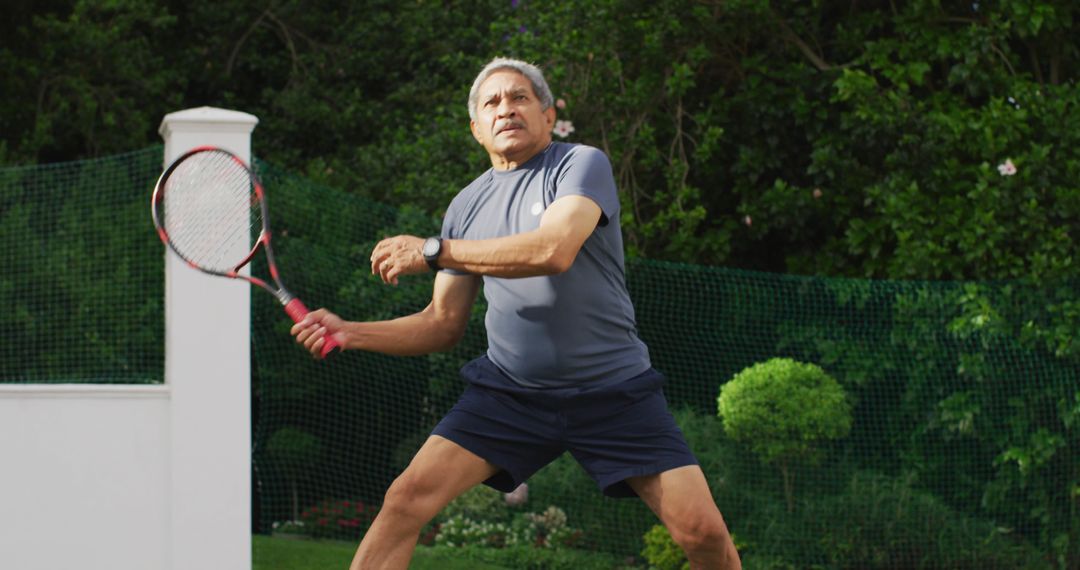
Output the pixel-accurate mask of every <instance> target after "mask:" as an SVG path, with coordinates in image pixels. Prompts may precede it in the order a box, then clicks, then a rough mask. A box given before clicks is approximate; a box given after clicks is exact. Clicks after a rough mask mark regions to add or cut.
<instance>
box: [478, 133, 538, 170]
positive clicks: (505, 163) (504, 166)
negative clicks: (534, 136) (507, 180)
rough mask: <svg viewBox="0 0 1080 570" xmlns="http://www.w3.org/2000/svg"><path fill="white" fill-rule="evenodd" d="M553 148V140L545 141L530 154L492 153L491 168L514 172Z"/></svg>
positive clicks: (530, 151)
mask: <svg viewBox="0 0 1080 570" xmlns="http://www.w3.org/2000/svg"><path fill="white" fill-rule="evenodd" d="M549 146H551V140H547V141H545V142H544V143H543V144H541V145H539V146H538V147H536V148H531V149H529V150H528V152H521V153H515V154H513V155H510V154H499V153H491V154H489V156H490V157H491V167H492V168H494V169H495V170H513V169H515V168H517V167H519V166H521V165H522V164H525V163H526V162H529V161H530V160H532V158H533V157H534V156H536V155H538V154H540V153H542V152H544V151H545V150H547V148H548V147H549Z"/></svg>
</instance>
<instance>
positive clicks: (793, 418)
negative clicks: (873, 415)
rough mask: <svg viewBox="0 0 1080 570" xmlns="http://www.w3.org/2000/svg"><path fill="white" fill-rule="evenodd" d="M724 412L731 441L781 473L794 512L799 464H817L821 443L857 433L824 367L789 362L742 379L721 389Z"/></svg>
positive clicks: (758, 367) (772, 363)
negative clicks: (744, 446) (850, 433)
mask: <svg viewBox="0 0 1080 570" xmlns="http://www.w3.org/2000/svg"><path fill="white" fill-rule="evenodd" d="M718 409H719V414H720V417H721V418H722V419H723V424H724V432H725V433H727V435H728V437H730V438H731V439H733V440H735V441H740V442H743V443H746V444H748V445H749V446H750V448H751V449H752V450H753V451H754V453H756V454H757V455H758V456H760V457H761V459H762V460H763V461H765V462H766V463H771V464H774V465H776V466H777V467H778V468H779V469H780V472H781V474H782V475H783V480H784V496H785V498H786V499H787V508H788V511H789V512H790V511H794V510H795V499H794V495H795V472H794V469H793V467H794V465H795V464H796V463H798V462H802V461H806V462H810V463H815V462H816V461H817V460H818V459H819V457H818V455H819V449H818V443H819V442H820V441H822V440H827V439H839V438H841V437H844V436H846V435H847V434H848V432H849V431H850V430H851V406H850V405H849V404H848V401H847V396H846V395H845V393H844V389H843V387H841V386H840V384H839V383H838V382H837V381H836V380H835V379H834V378H833V377H831V376H829V375H828V374H827V373H826V372H825V371H824V370H822V369H821V368H820V367H819V366H816V365H814V364H806V363H802V362H796V361H794V360H791V359H788V358H774V359H772V360H769V361H766V362H763V363H760V364H755V365H753V366H751V367H749V368H747V369H745V370H743V371H742V372H739V373H738V374H736V375H735V377H734V378H732V379H731V381H730V382H728V383H727V384H725V385H724V386H723V387H722V388H721V389H720V396H719V398H718Z"/></svg>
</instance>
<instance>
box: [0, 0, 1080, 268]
mask: <svg viewBox="0 0 1080 570" xmlns="http://www.w3.org/2000/svg"><path fill="white" fill-rule="evenodd" d="M1078 10H1080V8H1078V7H1076V6H1075V5H1074V4H1073V3H1071V2H1067V1H1065V0H1037V1H1030V0H1012V1H1005V2H997V3H982V2H942V1H940V0H936V1H931V0H919V1H914V2H902V3H901V2H884V1H880V0H879V1H876V2H858V3H853V2H840V1H836V0H834V1H827V0H816V1H814V2H801V1H795V0H772V1H767V0H738V1H724V2H721V1H718V0H663V1H660V2H652V1H650V2H645V1H640V0H587V1H585V2H575V3H566V2H552V1H544V0H520V1H519V0H515V1H494V0H490V1H476V2H454V1H444V2H432V1H428V0H420V1H417V2H388V1H378V0H373V1H368V2H364V3H346V4H344V5H342V4H340V3H338V2H330V1H326V0H322V1H316V2H300V1H299V0H276V1H273V2H256V1H254V0H227V1H224V2H208V1H206V0H195V1H192V2H178V1H175V0H154V1H150V2H143V1H140V2H134V1H130V0H116V1H109V2H105V1H93V0H68V1H60V0H53V1H51V2H44V3H29V2H25V1H23V2H15V3H14V5H13V6H12V10H11V14H12V17H11V18H10V19H9V20H8V21H6V22H5V23H4V24H3V26H4V27H5V30H4V31H5V32H8V33H5V34H4V38H6V39H5V40H0V41H3V44H0V45H2V46H3V50H2V52H0V54H2V55H0V70H2V72H3V74H4V76H5V77H6V78H7V81H6V84H8V85H10V86H11V88H10V89H9V90H8V92H7V94H6V95H5V97H4V98H3V100H2V101H0V105H3V106H4V107H3V111H4V112H3V113H0V117H2V119H0V121H3V132H4V143H3V144H4V146H3V147H0V159H3V160H5V161H7V162H20V163H23V162H34V161H42V160H66V159H71V158H77V157H86V156H97V155H101V154H107V153H113V152H117V151H120V150H127V149H132V148H139V147H142V146H144V145H145V144H147V143H148V142H150V141H153V140H155V139H156V133H155V129H156V127H157V124H158V122H159V120H160V118H161V116H162V115H164V114H165V113H166V112H169V111H172V110H176V109H178V108H182V107H190V106H198V105H217V106H224V107H231V108H237V109H242V110H244V111H248V112H252V113H254V114H256V115H258V116H259V117H260V119H261V124H260V126H259V129H258V131H257V132H256V151H257V152H258V153H259V154H260V155H261V156H264V157H267V158H270V159H273V160H275V161H276V162H279V163H282V164H286V165H288V166H290V167H292V168H295V169H301V170H303V171H305V172H307V173H308V174H309V175H311V176H314V177H316V178H318V179H319V180H322V181H325V182H327V183H330V184H332V185H334V186H336V187H341V188H347V189H349V190H350V191H353V192H357V193H360V194H363V195H365V196H368V197H371V198H375V199H377V200H383V201H388V202H391V203H397V204H400V203H410V204H414V205H416V206H418V207H419V208H421V209H422V210H424V211H428V212H431V213H434V214H438V213H440V212H441V211H442V208H444V207H445V204H446V202H447V200H448V198H449V196H451V195H452V194H453V193H454V192H455V191H456V190H457V189H459V188H460V187H462V186H463V185H464V184H465V183H467V182H468V181H469V180H470V179H471V178H472V177H473V176H475V175H476V174H477V173H478V172H479V171H480V170H481V169H483V168H485V167H486V165H485V157H484V155H483V153H482V152H481V151H480V149H479V147H478V146H477V145H476V144H475V142H474V141H472V139H471V137H470V135H469V134H468V129H467V121H468V118H467V114H466V112H465V108H464V101H465V95H466V93H467V89H468V86H469V84H470V82H471V80H472V77H473V75H474V74H475V72H476V71H477V70H478V69H479V67H480V66H481V65H482V64H483V63H484V62H485V61H487V60H488V59H489V58H490V57H492V56H494V55H500V54H505V55H512V56H518V57H523V58H526V59H529V60H533V61H536V62H538V63H540V64H542V65H543V66H544V67H545V68H546V69H547V70H548V74H549V78H550V80H551V83H552V84H553V87H554V89H555V91H556V93H557V94H558V95H559V96H560V97H561V98H563V99H564V101H566V102H567V106H566V107H565V108H564V109H561V110H560V114H561V118H564V119H568V120H572V121H573V123H574V125H575V132H574V133H573V134H572V135H571V139H570V140H573V141H576V142H584V143H588V144H593V145H596V146H599V147H601V148H603V149H604V150H606V151H607V152H608V154H609V155H610V156H611V158H612V161H613V164H614V166H615V170H616V175H617V177H618V181H619V185H620V188H621V190H622V192H623V201H624V207H625V208H624V216H623V220H622V221H623V227H624V229H625V231H626V234H627V243H628V245H629V247H630V249H631V253H632V254H634V255H642V256H647V257H650V258H653V259H657V258H662V259H669V260H675V261H687V262H694V263H706V264H725V265H731V266H738V267H746V268H756V269H766V270H774V271H790V272H797V273H804V274H829V275H845V276H865V277H875V278H902V279H908V278H927V279H1003V278H1016V277H1021V276H1024V277H1028V278H1035V279H1039V280H1046V279H1057V278H1060V277H1063V276H1066V277H1075V276H1076V275H1077V268H1076V265H1077V264H1076V261H1075V254H1074V253H1073V251H1074V250H1075V245H1076V244H1075V240H1076V236H1075V235H1073V234H1074V233H1075V232H1070V226H1072V225H1074V224H1075V222H1076V215H1077V212H1078V211H1080V191H1078V190H1077V188H1076V185H1075V180H1077V179H1078V175H1080V172H1078V169H1080V158H1078V156H1077V152H1078V151H1077V150H1075V149H1076V148H1080V145H1078V144H1077V142H1078V141H1077V138H1078V137H1080V134H1077V133H1080V128H1078V127H1080V124H1077V121H1078V120H1080V119H1078V118H1077V117H1080V113H1076V112H1075V110H1076V108H1077V105H1078V104H1080V91H1078V90H1077V89H1076V78H1077V73H1078V69H1080V62H1078V59H1077V58H1078V56H1080V51H1078V41H1080V40H1078V39H1077V38H1080V34H1077V33H1076V25H1077V23H1076V16H1077V11H1078ZM1006 161H1009V163H1010V164H1012V165H1014V166H1015V174H1011V175H1002V174H1000V173H999V170H998V166H1000V165H1004V164H1005V163H1006Z"/></svg>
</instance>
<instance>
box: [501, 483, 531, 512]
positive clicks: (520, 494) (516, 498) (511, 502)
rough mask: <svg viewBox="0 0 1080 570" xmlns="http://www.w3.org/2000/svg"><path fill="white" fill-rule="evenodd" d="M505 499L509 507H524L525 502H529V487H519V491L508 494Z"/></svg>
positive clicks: (523, 484) (522, 485) (515, 490)
mask: <svg viewBox="0 0 1080 570" xmlns="http://www.w3.org/2000/svg"><path fill="white" fill-rule="evenodd" d="M505 497H506V504H507V505H508V506H511V507H517V506H519V505H524V504H525V501H528V500H529V486H528V485H527V484H525V483H522V484H520V485H518V486H517V489H514V490H513V491H511V492H509V493H506V494H505Z"/></svg>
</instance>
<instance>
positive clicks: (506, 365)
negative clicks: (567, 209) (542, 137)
mask: <svg viewBox="0 0 1080 570" xmlns="http://www.w3.org/2000/svg"><path fill="white" fill-rule="evenodd" d="M563 196H585V197H587V198H589V199H591V200H593V201H594V202H596V203H597V205H599V206H600V209H601V210H602V211H603V216H602V217H601V220H600V224H599V225H598V226H597V227H596V229H595V230H594V231H593V233H592V235H590V236H589V238H588V239H587V240H585V244H584V245H583V246H582V248H581V251H580V252H579V253H578V256H577V258H576V259H575V261H574V264H573V265H572V266H571V267H570V269H569V270H568V271H566V272H564V273H561V274H558V275H547V276H541V277H526V278H520V279H503V278H498V277H486V276H485V277H484V296H485V297H486V298H487V301H488V310H487V316H486V319H485V323H486V325H487V335H488V358H490V359H491V361H492V362H493V363H495V365H496V366H498V367H499V368H500V369H501V370H502V371H503V372H505V373H506V374H507V376H509V377H510V378H511V379H513V380H514V381H515V382H516V383H517V384H518V385H519V386H522V387H527V388H562V387H569V386H577V385H581V384H583V383H596V382H599V383H605V384H606V383H609V382H610V383H614V382H619V381H622V380H626V379H629V378H632V377H634V376H637V375H638V374H641V373H642V372H644V371H645V370H647V369H649V367H650V366H651V364H650V361H649V351H648V348H647V347H646V346H645V343H643V342H642V341H641V340H640V339H639V338H638V334H637V328H636V324H635V321H634V307H633V305H632V304H631V303H630V295H629V293H628V292H627V290H626V279H625V266H624V263H623V242H622V233H621V231H620V230H619V198H618V196H617V195H616V189H615V179H614V177H613V176H612V172H611V163H610V162H609V161H608V158H607V156H605V155H604V153H603V152H601V151H600V150H599V149H596V148H593V147H589V146H584V145H574V144H567V143H558V142H553V143H551V145H550V146H548V147H547V149H545V150H544V151H543V152H541V153H540V154H538V155H537V156H534V157H533V158H531V159H530V160H529V161H528V162H526V163H525V164H523V165H521V166H519V167H518V168H515V169H513V170H505V171H500V170H495V169H490V170H488V171H487V172H485V173H484V174H482V175H481V176H480V177H479V178H477V179H476V180H474V181H473V182H472V183H471V184H469V185H468V186H466V187H465V188H464V189H463V190H462V191H461V192H460V193H459V194H458V195H457V197H455V198H454V200H453V202H451V203H450V207H449V208H448V209H447V211H446V217H445V218H444V220H443V228H442V237H443V238H447V239H469V240H476V239H489V238H496V237H503V236H508V235H514V234H518V233H522V232H528V231H531V230H535V229H537V228H538V227H540V218H541V217H542V216H543V214H544V211H545V210H546V209H547V207H548V206H550V205H551V203H552V202H554V201H555V200H558V199H559V198H562V197H563ZM444 271H451V270H444ZM451 272H452V273H460V272H457V271H451Z"/></svg>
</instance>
